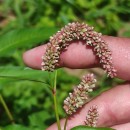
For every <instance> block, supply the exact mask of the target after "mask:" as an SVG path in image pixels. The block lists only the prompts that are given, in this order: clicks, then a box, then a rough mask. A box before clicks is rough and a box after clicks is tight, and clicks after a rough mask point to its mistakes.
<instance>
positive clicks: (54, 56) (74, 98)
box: [42, 22, 116, 130]
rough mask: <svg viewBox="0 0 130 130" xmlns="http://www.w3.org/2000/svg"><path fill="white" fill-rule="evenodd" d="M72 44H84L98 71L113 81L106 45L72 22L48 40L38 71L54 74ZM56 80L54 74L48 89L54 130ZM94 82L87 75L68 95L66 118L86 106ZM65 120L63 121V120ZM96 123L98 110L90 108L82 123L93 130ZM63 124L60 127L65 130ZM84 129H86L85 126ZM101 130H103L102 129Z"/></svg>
mask: <svg viewBox="0 0 130 130" xmlns="http://www.w3.org/2000/svg"><path fill="white" fill-rule="evenodd" d="M73 40H84V41H85V43H84V45H85V46H92V47H93V51H94V52H95V53H96V56H98V58H99V61H100V64H101V65H102V68H103V69H104V70H105V71H106V72H107V73H108V76H110V77H111V78H113V77H114V76H116V70H115V68H114V66H113V63H112V53H111V51H110V50H109V48H108V45H107V44H106V42H105V41H104V40H103V39H102V37H101V33H98V32H96V31H94V30H93V27H90V26H88V25H87V24H85V23H78V22H76V23H75V22H73V23H69V24H68V25H66V26H65V27H63V28H62V29H61V30H60V31H58V32H57V33H56V34H55V35H53V36H52V37H50V41H49V43H48V44H47V48H46V52H45V55H44V56H43V57H42V59H43V62H42V70H46V71H54V70H55V69H56V67H57V66H59V60H60V54H61V53H62V51H65V50H67V47H68V46H69V45H70V44H71V42H72V41H73ZM56 79H57V71H55V78H54V84H53V86H51V88H52V93H53V99H54V108H55V115H56V120H57V127H58V130H61V126H60V119H59V114H58V106H57V99H56V89H57V88H56ZM95 83H96V79H95V78H94V75H93V74H87V75H85V76H83V78H82V80H81V82H80V84H79V85H77V86H76V87H75V88H74V89H73V92H72V93H69V96H68V97H67V98H66V99H65V100H64V106H63V108H64V110H65V112H66V113H67V115H71V114H73V113H74V112H76V111H77V110H78V108H81V107H82V106H83V105H84V104H85V103H87V102H89V100H90V99H89V93H90V92H92V91H93V88H94V87H95ZM66 119H67V118H66ZM97 120H98V110H97V107H96V106H92V107H90V109H89V111H88V114H87V117H86V120H85V121H84V123H85V124H86V125H87V126H90V127H95V126H96V125H97ZM66 125H67V120H66V122H65V125H64V130H66ZM85 128H86V126H85ZM74 130H77V129H75V128H74ZM104 130H105V129H104Z"/></svg>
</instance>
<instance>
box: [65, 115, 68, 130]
mask: <svg viewBox="0 0 130 130" xmlns="http://www.w3.org/2000/svg"><path fill="white" fill-rule="evenodd" d="M67 121H68V116H67V117H66V119H65V124H64V130H66V126H67Z"/></svg>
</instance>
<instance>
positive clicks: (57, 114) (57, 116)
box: [53, 70, 61, 130]
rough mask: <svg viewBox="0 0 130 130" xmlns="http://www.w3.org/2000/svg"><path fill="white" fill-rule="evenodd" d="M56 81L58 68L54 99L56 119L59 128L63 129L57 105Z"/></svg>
mask: <svg viewBox="0 0 130 130" xmlns="http://www.w3.org/2000/svg"><path fill="white" fill-rule="evenodd" d="M56 81H57V70H56V71H55V79H54V89H53V99H54V108H55V115H56V120H57V127H58V130H61V126H60V119H59V113H58V106H57V99H56Z"/></svg>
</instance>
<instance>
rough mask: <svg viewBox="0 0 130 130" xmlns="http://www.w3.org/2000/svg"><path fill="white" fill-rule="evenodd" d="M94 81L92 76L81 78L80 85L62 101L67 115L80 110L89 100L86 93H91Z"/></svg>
mask: <svg viewBox="0 0 130 130" xmlns="http://www.w3.org/2000/svg"><path fill="white" fill-rule="evenodd" d="M95 83H96V79H95V78H94V75H93V74H87V75H85V76H83V78H82V80H81V82H80V84H79V85H78V86H76V87H75V88H74V90H73V92H72V93H69V96H68V97H67V98H66V99H65V100H64V106H63V108H64V110H65V112H66V113H67V114H68V115H71V114H73V113H74V112H76V111H77V109H78V108H81V107H82V106H83V105H84V104H85V103H87V102H88V101H89V100H90V99H89V95H88V93H90V92H92V91H93V88H94V87H95Z"/></svg>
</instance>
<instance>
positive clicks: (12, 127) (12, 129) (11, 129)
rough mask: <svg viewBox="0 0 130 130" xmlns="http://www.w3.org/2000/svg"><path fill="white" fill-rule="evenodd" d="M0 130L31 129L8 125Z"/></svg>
mask: <svg viewBox="0 0 130 130" xmlns="http://www.w3.org/2000/svg"><path fill="white" fill-rule="evenodd" d="M2 130H31V129H30V128H27V127H25V126H22V125H18V124H15V125H8V126H6V127H4V128H2Z"/></svg>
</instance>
